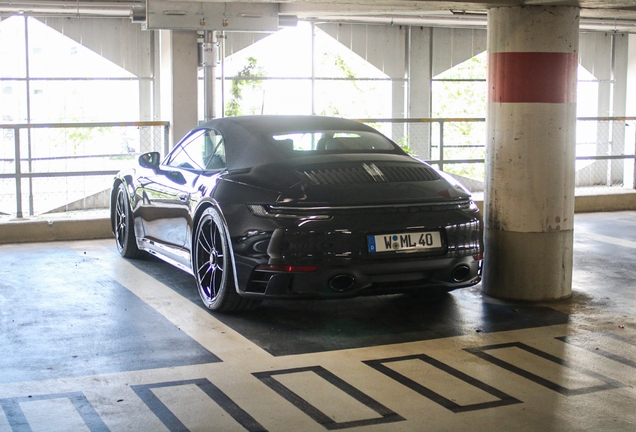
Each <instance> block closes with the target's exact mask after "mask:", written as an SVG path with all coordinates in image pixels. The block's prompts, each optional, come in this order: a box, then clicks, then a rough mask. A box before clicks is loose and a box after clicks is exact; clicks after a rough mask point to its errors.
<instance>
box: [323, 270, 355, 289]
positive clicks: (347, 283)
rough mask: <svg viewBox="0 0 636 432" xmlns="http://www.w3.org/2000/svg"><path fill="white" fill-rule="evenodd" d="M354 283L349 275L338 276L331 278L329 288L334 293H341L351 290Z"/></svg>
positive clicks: (353, 279)
mask: <svg viewBox="0 0 636 432" xmlns="http://www.w3.org/2000/svg"><path fill="white" fill-rule="evenodd" d="M355 283H356V279H355V278H354V277H353V276H351V275H345V274H342V275H338V276H334V277H333V278H331V280H330V281H329V288H331V289H332V290H334V291H338V292H342V291H347V290H348V289H351V288H352V287H353V286H354V285H355Z"/></svg>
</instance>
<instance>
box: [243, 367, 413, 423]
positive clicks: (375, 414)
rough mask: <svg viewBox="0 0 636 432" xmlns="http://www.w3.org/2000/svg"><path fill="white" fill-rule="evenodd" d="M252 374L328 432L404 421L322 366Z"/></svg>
mask: <svg viewBox="0 0 636 432" xmlns="http://www.w3.org/2000/svg"><path fill="white" fill-rule="evenodd" d="M253 375H254V376H255V377H256V378H258V379H259V380H261V381H262V382H263V383H264V384H265V385H267V386H268V387H270V388H271V389H272V390H274V391H275V392H276V393H278V394H279V395H280V396H282V397H283V398H285V399H286V400H287V401H289V402H290V403H291V404H292V405H294V406H295V407H296V408H298V409H300V410H301V411H303V412H304V413H305V414H307V415H308V416H309V417H311V418H312V419H313V420H314V421H316V422H317V423H319V424H321V425H322V426H324V427H325V428H326V429H328V430H337V429H347V428H353V427H360V426H370V425H377V424H383V423H393V422H400V421H404V420H405V419H404V418H403V417H401V416H400V415H398V414H396V413H395V412H393V411H391V410H390V409H388V408H387V407H385V406H384V405H382V404H381V403H379V402H377V401H376V400H374V399H373V398H371V397H370V396H368V395H366V394H365V393H363V392H362V391H360V390H358V389H357V388H355V387H354V386H352V385H351V384H349V383H347V382H346V381H344V380H343V379H341V378H339V377H337V376H336V375H334V374H333V373H331V372H329V371H328V370H326V369H325V368H323V367H321V366H313V367H304V368H295V369H285V370H277V371H267V372H256V373H254V374H253ZM317 378H318V379H317ZM312 384H313V385H312ZM316 390H321V391H322V392H326V393H321V392H320V391H316ZM317 405H318V406H317ZM346 409H350V410H351V411H350V412H348V413H347V412H344V411H345V410H346Z"/></svg>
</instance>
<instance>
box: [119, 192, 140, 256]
mask: <svg viewBox="0 0 636 432" xmlns="http://www.w3.org/2000/svg"><path fill="white" fill-rule="evenodd" d="M113 218H114V221H113V228H114V232H115V243H116V244H117V250H118V251H119V254H120V255H121V256H123V257H125V258H139V257H140V256H141V254H142V252H141V251H140V250H139V248H138V247H137V239H136V238H135V228H134V226H133V220H132V212H131V210H130V203H129V202H128V193H127V192H126V186H125V185H124V184H123V183H121V184H120V185H119V188H118V189H117V196H116V197H115V212H114V214H113Z"/></svg>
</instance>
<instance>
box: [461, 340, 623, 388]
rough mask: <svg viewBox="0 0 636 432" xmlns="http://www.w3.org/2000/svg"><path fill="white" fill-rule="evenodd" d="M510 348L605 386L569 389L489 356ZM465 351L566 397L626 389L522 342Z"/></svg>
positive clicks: (620, 384)
mask: <svg viewBox="0 0 636 432" xmlns="http://www.w3.org/2000/svg"><path fill="white" fill-rule="evenodd" d="M509 348H517V349H520V350H522V351H525V352H527V353H530V354H531V355H533V356H536V357H538V359H545V360H547V361H549V362H552V363H555V364H556V365H559V366H561V367H564V368H568V369H570V370H571V371H573V372H577V373H579V374H581V375H584V376H587V377H589V378H591V379H592V380H596V381H600V382H602V383H603V384H599V385H590V386H587V387H579V388H568V387H565V386H562V385H560V384H559V383H556V382H554V381H550V380H549V379H546V378H544V377H542V376H539V375H537V374H534V373H532V372H529V371H528V370H525V369H523V368H522V367H519V366H516V365H514V364H512V363H510V362H508V361H505V360H502V359H500V358H498V357H496V356H494V355H491V354H488V353H487V351H496V350H505V349H509ZM464 350H465V351H467V352H469V353H471V354H474V355H476V356H477V357H480V358H482V359H484V360H486V361H488V362H490V363H492V364H495V365H497V366H499V367H501V368H503V369H505V370H507V371H510V372H512V373H514V374H517V375H519V376H521V377H523V378H525V379H528V380H530V381H532V382H534V383H536V384H539V385H541V386H543V387H546V388H548V389H550V390H554V391H555V392H558V393H560V394H562V395H564V396H576V395H581V394H587V393H594V392H598V391H603V390H610V389H615V388H620V387H625V386H626V385H625V384H622V383H620V382H618V381H615V380H613V379H611V378H608V377H606V376H604V375H601V374H599V373H596V372H593V371H591V370H589V369H585V368H583V367H581V366H578V365H576V364H574V363H572V362H570V361H567V360H564V359H561V358H559V357H556V356H553V355H551V354H548V353H546V352H544V351H541V350H538V349H536V348H533V347H531V346H528V345H526V344H524V343H521V342H511V343H503V344H497V345H488V346H483V347H477V348H464Z"/></svg>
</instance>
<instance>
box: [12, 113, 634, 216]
mask: <svg viewBox="0 0 636 432" xmlns="http://www.w3.org/2000/svg"><path fill="white" fill-rule="evenodd" d="M360 121H362V122H364V123H367V124H370V125H372V126H374V127H376V128H377V129H379V130H380V131H382V132H384V133H385V134H386V135H388V136H389V137H391V138H392V139H393V140H394V141H396V142H397V143H398V144H400V145H402V146H403V147H404V148H405V149H406V150H407V151H409V152H411V153H412V154H414V155H416V156H418V157H419V158H421V159H424V160H426V161H428V162H429V163H431V164H433V165H436V166H437V167H439V168H440V169H442V170H444V171H446V172H448V173H450V174H452V175H454V176H456V177H458V178H459V179H460V180H461V181H462V182H463V183H464V184H465V185H466V186H467V187H468V188H469V189H470V190H471V191H473V192H481V191H483V190H484V174H485V156H486V148H485V145H484V143H485V141H486V129H485V128H486V123H485V119H483V118H468V119H467V118H438V119H432V118H431V119H429V118H424V119H364V120H360ZM168 132H169V124H168V123H167V122H127V123H121V122H115V123H64V124H59V123H58V124H8V125H0V133H1V136H0V216H1V215H3V214H4V215H14V216H16V217H18V218H20V217H24V216H25V215H28V216H37V215H42V214H48V213H60V212H70V211H74V210H89V211H90V210H98V209H105V208H108V205H109V202H108V199H109V197H108V192H109V189H110V185H111V182H112V176H113V175H114V174H115V173H116V172H118V171H119V170H120V169H122V168H125V167H127V166H132V165H134V163H135V160H136V157H137V156H138V155H139V154H141V153H144V152H147V151H159V152H161V153H163V154H165V153H167V151H168ZM635 143H636V117H612V118H609V117H598V118H579V119H578V121H577V148H576V186H577V193H579V194H580V193H581V191H583V192H585V191H586V190H587V191H589V190H594V191H598V192H600V193H612V192H613V191H614V190H616V189H617V188H629V189H635V188H636V180H635V174H634V173H635V172H636V170H635V169H634V167H635V165H636V155H635V151H634V150H635ZM16 161H19V163H16Z"/></svg>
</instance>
